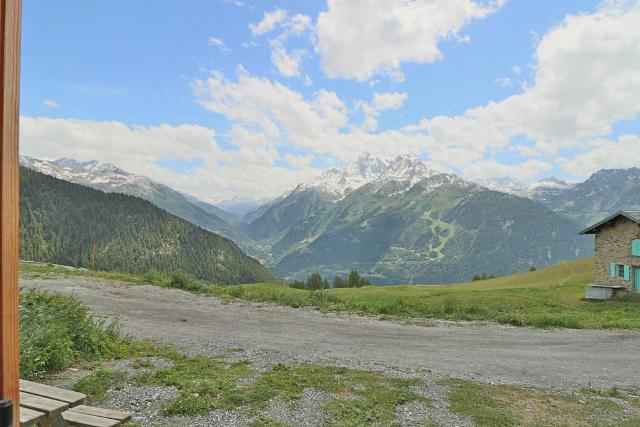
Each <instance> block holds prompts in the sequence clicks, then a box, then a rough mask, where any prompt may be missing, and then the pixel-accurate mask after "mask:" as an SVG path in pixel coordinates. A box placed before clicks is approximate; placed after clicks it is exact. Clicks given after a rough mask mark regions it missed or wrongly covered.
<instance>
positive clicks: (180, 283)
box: [169, 270, 205, 291]
mask: <svg viewBox="0 0 640 427" xmlns="http://www.w3.org/2000/svg"><path fill="white" fill-rule="evenodd" d="M169 286H171V287H172V288H178V289H184V290H185V291H201V290H203V289H204V287H205V285H204V283H202V282H201V281H200V280H198V278H197V277H195V276H194V275H192V274H189V273H185V272H184V271H180V270H177V271H174V272H172V273H171V274H169Z"/></svg>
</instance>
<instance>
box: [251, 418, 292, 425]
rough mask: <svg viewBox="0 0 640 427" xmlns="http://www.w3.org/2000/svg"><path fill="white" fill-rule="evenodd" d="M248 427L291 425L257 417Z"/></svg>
mask: <svg viewBox="0 0 640 427" xmlns="http://www.w3.org/2000/svg"><path fill="white" fill-rule="evenodd" d="M249 427H293V425H292V424H286V423H281V422H279V421H274V420H270V419H269V418H265V417H258V418H257V419H255V420H254V421H252V422H251V424H249Z"/></svg>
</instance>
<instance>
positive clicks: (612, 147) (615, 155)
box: [558, 135, 640, 179]
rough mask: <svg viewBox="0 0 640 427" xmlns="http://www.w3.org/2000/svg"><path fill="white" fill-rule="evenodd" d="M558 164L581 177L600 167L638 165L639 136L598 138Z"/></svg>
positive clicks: (639, 161) (561, 159)
mask: <svg viewBox="0 0 640 427" xmlns="http://www.w3.org/2000/svg"><path fill="white" fill-rule="evenodd" d="M558 164H559V165H560V166H561V167H562V168H563V169H564V170H566V171H568V172H569V173H571V175H572V176H574V177H576V178H578V179H583V178H586V177H588V176H589V175H591V174H592V173H594V172H597V171H598V170H600V169H616V168H630V167H640V136H638V135H623V136H621V137H620V138H618V140H617V141H610V140H600V141H596V142H595V144H594V145H593V146H592V147H590V149H589V150H587V151H583V152H581V153H579V154H577V155H576V156H575V157H573V158H566V157H561V158H560V159H559V160H558Z"/></svg>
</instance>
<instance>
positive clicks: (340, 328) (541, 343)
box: [21, 278, 640, 389]
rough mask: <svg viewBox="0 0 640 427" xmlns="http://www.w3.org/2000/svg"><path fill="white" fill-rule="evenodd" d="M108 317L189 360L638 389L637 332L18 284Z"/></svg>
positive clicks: (88, 283) (146, 289)
mask: <svg viewBox="0 0 640 427" xmlns="http://www.w3.org/2000/svg"><path fill="white" fill-rule="evenodd" d="M21 284H22V285H23V286H26V287H39V288H45V289H49V290H54V291H59V292H63V293H70V294H74V295H76V296H77V297H79V298H80V299H81V300H83V301H84V302H86V303H87V304H88V305H89V306H90V307H91V308H92V309H93V310H94V311H95V312H97V313H100V314H105V315H109V316H111V315H116V316H117V317H118V318H119V320H120V322H121V323H122V324H123V326H124V329H125V331H126V332H127V333H129V334H131V335H133V336H136V337H148V338H154V339H156V340H159V341H162V342H166V343H172V344H177V345H180V346H182V347H184V348H185V349H186V350H187V351H188V352H189V353H193V354H196V353H202V354H205V353H206V354H213V353H218V352H220V351H222V350H224V349H225V348H227V349H228V348H230V347H241V348H243V349H246V351H247V353H248V354H253V355H254V356H255V357H256V358H258V359H259V358H260V357H264V358H270V359H273V358H276V359H281V360H283V361H292V360H296V361H312V362H327V363H337V364H344V365H349V366H354V367H364V368H372V369H389V368H399V369H403V370H407V369H409V370H424V369H429V370H431V371H432V372H434V373H435V374H441V375H448V376H460V377H469V378H475V379H480V380H484V381H490V382H505V383H513V384H523V385H533V386H537V387H542V388H557V389H577V388H580V387H584V386H589V385H591V386H594V387H598V388H609V387H613V386H618V387H638V386H640V370H639V369H638V366H640V332H618V331H584V330H567V329H562V330H537V329H529V328H515V327H506V326H499V325H490V324H469V323H464V324H451V323H444V322H442V323H440V322H436V323H435V324H434V325H433V326H415V325H407V324H402V323H398V322H388V321H379V320H375V319H368V318H361V317H355V316H348V315H333V314H323V313H319V312H316V311H311V310H298V309H291V308H285V307H276V306H270V305H268V306H264V305H263V306H258V305H252V304H223V303H222V302H220V301H219V300H216V299H214V298H207V297H199V296H195V295H192V294H189V293H186V292H182V291H178V290H172V289H163V288H158V287H155V286H150V285H143V286H127V285H122V284H117V283H112V282H107V283H105V282H100V281H96V280H87V279H81V278H64V279H48V280H42V279H23V280H21Z"/></svg>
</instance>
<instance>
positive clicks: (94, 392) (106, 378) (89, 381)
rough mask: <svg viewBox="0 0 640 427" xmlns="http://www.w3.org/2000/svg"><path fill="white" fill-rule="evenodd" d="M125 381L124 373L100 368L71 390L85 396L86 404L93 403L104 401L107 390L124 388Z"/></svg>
mask: <svg viewBox="0 0 640 427" xmlns="http://www.w3.org/2000/svg"><path fill="white" fill-rule="evenodd" d="M125 380H126V374H125V373H124V372H120V371H114V370H112V369H106V368H100V369H96V370H95V371H93V372H92V373H91V374H90V375H88V376H86V377H84V378H82V379H80V380H79V381H78V382H76V383H75V385H74V386H73V389H74V390H75V391H77V392H80V393H84V394H86V395H87V402H88V403H95V402H100V401H101V400H104V398H105V397H106V396H107V391H109V389H111V388H115V389H121V388H122V387H124V385H125Z"/></svg>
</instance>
